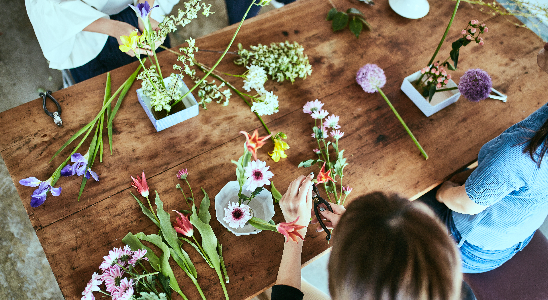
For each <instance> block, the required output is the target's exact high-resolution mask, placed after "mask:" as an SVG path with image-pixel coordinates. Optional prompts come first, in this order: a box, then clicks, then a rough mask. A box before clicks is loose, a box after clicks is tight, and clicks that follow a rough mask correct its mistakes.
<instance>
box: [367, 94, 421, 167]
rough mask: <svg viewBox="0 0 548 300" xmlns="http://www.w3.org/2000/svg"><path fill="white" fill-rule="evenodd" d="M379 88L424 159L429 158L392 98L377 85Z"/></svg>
mask: <svg viewBox="0 0 548 300" xmlns="http://www.w3.org/2000/svg"><path fill="white" fill-rule="evenodd" d="M377 90H378V91H379V93H380V94H381V96H382V97H383V98H384V100H385V101H386V103H388V106H390V109H392V112H394V114H395V115H396V117H397V118H398V120H400V123H401V125H402V126H403V128H405V131H407V133H408V134H409V136H410V137H411V139H413V142H415V145H417V148H419V150H420V152H421V154H422V156H424V159H428V154H426V152H425V151H424V149H422V146H421V144H419V141H417V139H416V138H415V136H414V135H413V133H412V132H411V130H410V129H409V127H407V125H406V124H405V122H404V121H403V119H402V118H401V117H400V114H398V112H397V111H396V109H395V108H394V106H393V105H392V103H390V100H388V98H387V97H386V95H385V94H384V93H383V92H382V90H381V89H380V88H379V87H377Z"/></svg>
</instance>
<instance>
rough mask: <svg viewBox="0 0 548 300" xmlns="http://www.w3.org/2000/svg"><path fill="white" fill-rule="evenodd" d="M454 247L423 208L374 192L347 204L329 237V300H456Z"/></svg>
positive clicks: (458, 278)
mask: <svg viewBox="0 0 548 300" xmlns="http://www.w3.org/2000/svg"><path fill="white" fill-rule="evenodd" d="M460 264H461V261H460V256H459V252H458V249H457V248H456V245H455V243H454V242H453V240H452V239H451V238H450V237H449V234H448V232H447V229H446V228H445V226H444V225H442V224H441V222H440V221H438V219H437V217H436V216H435V215H434V213H433V212H432V211H431V210H430V208H428V207H427V206H426V205H425V204H423V203H420V202H411V201H409V200H407V199H403V198H400V197H399V196H397V195H390V196H387V195H385V194H383V193H380V192H375V193H371V194H367V195H364V196H361V197H359V198H357V199H355V200H354V201H352V202H351V203H350V204H349V205H348V207H347V210H346V212H345V213H344V214H343V216H342V217H341V220H340V221H339V223H338V225H337V227H336V228H335V230H334V232H333V249H332V253H331V257H330V260H329V265H328V269H329V291H330V293H331V297H332V298H333V299H334V300H342V299H345V300H353V299H360V300H362V299H367V300H385V299H394V300H395V299H413V300H415V299H425V300H426V299H427V300H438V299H439V300H453V299H459V296H460V291H461V284H462V273H461V267H460Z"/></svg>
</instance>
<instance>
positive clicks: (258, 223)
mask: <svg viewBox="0 0 548 300" xmlns="http://www.w3.org/2000/svg"><path fill="white" fill-rule="evenodd" d="M247 222H248V223H249V224H250V225H252V226H253V227H255V228H257V229H259V230H270V231H274V232H278V230H277V229H276V225H275V224H272V223H269V222H266V221H265V220H262V219H259V218H256V217H252V218H251V219H250V220H249V221H247Z"/></svg>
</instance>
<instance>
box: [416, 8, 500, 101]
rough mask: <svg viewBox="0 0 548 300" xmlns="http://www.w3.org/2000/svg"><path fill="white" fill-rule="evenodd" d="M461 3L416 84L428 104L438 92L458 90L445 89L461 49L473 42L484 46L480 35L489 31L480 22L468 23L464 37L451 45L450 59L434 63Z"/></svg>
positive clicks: (454, 11)
mask: <svg viewBox="0 0 548 300" xmlns="http://www.w3.org/2000/svg"><path fill="white" fill-rule="evenodd" d="M460 1H461V0H457V1H456V4H455V8H454V10H453V14H452V15H451V19H450V20H449V24H447V28H446V29H445V32H444V34H443V36H442V38H441V40H440V42H439V44H438V47H437V48H436V51H434V55H432V58H431V59H430V61H429V62H428V64H427V65H426V67H424V68H423V69H421V76H420V77H419V79H418V80H417V81H416V82H415V83H414V86H415V87H416V88H417V90H418V91H419V92H420V93H421V94H422V96H423V97H428V102H430V101H432V97H434V94H435V93H436V92H441V91H448V90H453V89H456V87H452V88H443V87H444V86H445V85H447V84H448V83H449V80H450V79H451V75H449V74H448V73H447V72H448V71H454V70H456V69H457V65H458V60H459V55H460V48H461V47H465V46H467V45H468V44H470V43H471V42H472V41H475V42H476V43H477V44H479V45H480V46H483V44H484V41H483V37H481V36H480V35H481V34H484V33H487V32H488V31H489V28H487V26H486V25H485V24H480V22H479V21H478V20H471V21H470V22H468V25H467V26H466V28H464V29H463V30H462V31H461V34H462V37H460V38H459V39H457V40H456V41H454V42H453V43H452V44H451V48H452V49H451V51H450V53H449V57H448V58H447V59H445V60H444V61H443V62H441V63H440V61H437V62H434V60H435V59H436V56H437V54H438V52H439V50H440V48H441V46H442V45H443V42H444V41H445V38H446V37H447V34H448V32H449V29H450V28H451V24H453V20H454V19H455V15H456V14H457V10H458V7H459V4H460ZM449 59H451V61H452V62H453V64H451V63H450V62H449Z"/></svg>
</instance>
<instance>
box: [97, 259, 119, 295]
mask: <svg viewBox="0 0 548 300" xmlns="http://www.w3.org/2000/svg"><path fill="white" fill-rule="evenodd" d="M123 275H124V270H122V269H121V268H120V267H119V266H112V267H110V268H108V269H106V270H104V271H103V275H101V279H102V280H103V281H104V282H105V286H106V289H107V291H108V292H109V293H113V292H115V291H117V290H118V286H117V285H116V283H117V282H120V281H121V280H122V276H123Z"/></svg>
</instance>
